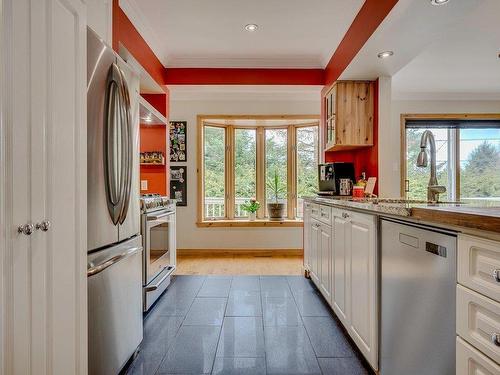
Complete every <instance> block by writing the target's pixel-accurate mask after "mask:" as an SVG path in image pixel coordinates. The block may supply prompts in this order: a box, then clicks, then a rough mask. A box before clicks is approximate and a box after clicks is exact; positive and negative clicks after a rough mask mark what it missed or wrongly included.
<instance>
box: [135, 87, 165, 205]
mask: <svg viewBox="0 0 500 375" xmlns="http://www.w3.org/2000/svg"><path fill="white" fill-rule="evenodd" d="M141 96H142V97H143V98H144V99H146V100H147V101H148V103H149V104H151V105H152V106H153V107H154V108H155V109H156V110H157V111H158V112H160V113H161V114H162V115H164V116H165V117H167V118H168V104H169V100H168V93H165V94H142V95H141ZM167 136H168V133H167V126H161V125H145V124H141V128H140V138H141V146H140V149H141V152H145V151H161V152H163V155H165V165H164V166H163V165H154V166H153V165H141V180H147V181H148V190H142V191H141V194H145V193H158V194H161V195H168V194H169V192H168V155H167Z"/></svg>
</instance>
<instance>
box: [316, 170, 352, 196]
mask: <svg viewBox="0 0 500 375" xmlns="http://www.w3.org/2000/svg"><path fill="white" fill-rule="evenodd" d="M342 178H348V179H350V180H351V181H352V182H353V183H355V182H356V181H355V175H354V164H353V163H347V162H345V163H344V162H335V163H324V164H319V165H318V186H319V191H318V194H319V195H331V196H333V195H340V179H342Z"/></svg>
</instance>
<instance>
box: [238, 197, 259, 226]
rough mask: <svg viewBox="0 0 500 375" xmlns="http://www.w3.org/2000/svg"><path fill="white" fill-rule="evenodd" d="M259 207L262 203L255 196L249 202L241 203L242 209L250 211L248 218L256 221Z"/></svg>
mask: <svg viewBox="0 0 500 375" xmlns="http://www.w3.org/2000/svg"><path fill="white" fill-rule="evenodd" d="M259 208H260V203H259V202H258V201H257V199H255V198H250V200H249V201H248V202H245V203H243V204H242V205H241V209H242V210H243V211H246V212H248V219H249V220H250V221H255V216H256V213H257V210H258V209H259Z"/></svg>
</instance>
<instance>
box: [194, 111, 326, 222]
mask: <svg viewBox="0 0 500 375" xmlns="http://www.w3.org/2000/svg"><path fill="white" fill-rule="evenodd" d="M221 119H222V120H225V121H224V123H223V124H222V123H218V122H214V121H213V120H221ZM245 119H248V120H273V119H280V120H297V119H300V120H309V119H310V120H311V121H310V122H309V121H308V122H301V123H300V124H293V125H290V124H287V125H275V126H274V125H273V126H263V125H249V126H243V125H234V124H232V123H231V121H232V120H245ZM197 120H198V121H197V122H198V124H197V127H198V132H197V133H198V136H197V143H198V144H197V150H198V159H197V162H198V165H197V169H196V172H197V180H198V194H197V196H198V202H197V204H198V207H197V223H196V224H197V226H199V227H245V226H247V227H301V226H302V220H300V219H299V220H297V219H296V212H295V211H296V210H295V205H296V204H297V191H296V188H297V186H296V183H297V181H296V180H297V176H296V168H297V152H296V148H297V147H296V140H297V129H298V128H303V127H310V126H318V130H319V116H318V115H271V116H268V115H243V116H240V115H229V116H227V115H198V118H197ZM210 120H212V121H210ZM205 126H212V127H220V128H224V129H225V144H226V150H225V178H224V184H225V186H224V193H225V194H224V195H225V200H224V203H225V205H224V206H225V207H224V209H225V215H224V218H221V219H213V220H212V219H205V216H204V207H205V197H204V195H205V194H204V192H205V186H204V127H205ZM236 129H255V131H256V176H255V178H256V199H257V200H258V201H259V202H262V203H263V204H262V205H261V207H260V209H259V210H258V212H257V220H256V221H253V222H251V221H249V220H248V219H245V218H235V215H234V210H235V179H234V163H235V130H236ZM266 129H287V190H288V194H287V218H286V219H285V220H283V221H270V220H268V219H266V218H265V207H266V204H267V202H266V187H265V185H266V184H265V176H266V172H265V156H266V152H265V141H266V140H265V130H266ZM319 146H320V145H319V144H318V148H319Z"/></svg>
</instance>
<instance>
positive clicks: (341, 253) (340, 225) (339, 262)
mask: <svg viewBox="0 0 500 375" xmlns="http://www.w3.org/2000/svg"><path fill="white" fill-rule="evenodd" d="M349 230H350V228H349V222H348V221H347V220H346V219H345V218H343V217H342V212H341V211H338V210H335V211H334V212H333V238H334V241H333V244H332V285H333V289H332V307H333V311H335V313H336V314H337V317H338V318H339V319H340V321H341V322H342V323H344V325H345V326H346V327H347V316H348V311H347V307H348V303H347V298H348V296H349V292H348V289H347V286H348V284H347V281H348V272H349V264H348V263H347V261H348V253H347V251H348V248H347V235H348V233H349Z"/></svg>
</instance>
